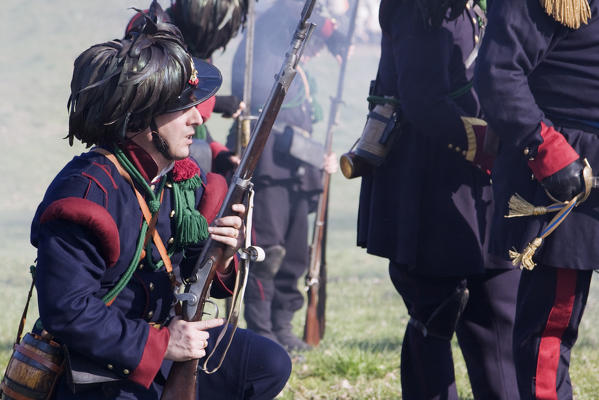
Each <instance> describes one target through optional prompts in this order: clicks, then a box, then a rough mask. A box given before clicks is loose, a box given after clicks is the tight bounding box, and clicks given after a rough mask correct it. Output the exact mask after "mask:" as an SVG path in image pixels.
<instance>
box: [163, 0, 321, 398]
mask: <svg viewBox="0 0 599 400" xmlns="http://www.w3.org/2000/svg"><path fill="white" fill-rule="evenodd" d="M315 3H316V0H306V2H305V4H304V8H303V10H302V13H301V18H300V21H299V23H298V25H297V28H296V29H295V32H294V34H293V38H292V39H291V43H290V45H289V48H288V50H287V52H286V54H285V60H284V62H283V65H282V66H281V69H280V71H279V73H278V74H277V75H276V77H275V83H274V84H273V87H272V89H271V91H270V94H269V96H268V99H267V101H266V104H265V106H264V109H263V111H262V112H261V113H260V116H259V117H258V120H257V122H256V125H255V126H254V129H253V131H252V135H251V137H250V141H249V143H248V146H247V148H246V150H245V151H244V153H243V156H242V157H241V161H240V163H239V166H238V167H237V169H236V170H235V173H234V175H233V177H232V179H231V184H230V186H229V190H228V191H227V195H226V197H225V199H224V201H223V204H222V206H221V208H220V210H219V212H218V214H217V217H216V218H222V217H225V216H228V215H233V211H232V209H231V208H232V206H233V204H238V203H243V202H244V201H245V200H246V199H247V196H248V194H249V192H250V190H251V186H252V183H251V178H252V175H253V173H254V170H255V169H256V165H257V163H258V160H259V158H260V155H261V154H262V151H263V150H264V146H265V144H266V140H267V139H268V136H269V134H270V131H271V129H272V126H273V124H274V122H275V119H276V117H277V114H278V112H279V110H280V108H281V104H282V103H283V100H284V99H285V96H286V94H287V91H288V90H289V86H290V85H291V82H292V81H293V78H294V77H295V74H296V67H297V64H298V62H299V60H300V58H301V56H302V53H303V51H304V48H305V46H306V43H307V42H308V39H309V38H310V36H311V34H312V32H313V30H314V27H315V25H314V24H313V23H310V22H308V21H307V20H308V18H309V17H310V15H311V14H312V10H313V9H314V5H315ZM224 250H225V246H224V245H223V244H221V243H218V242H216V241H213V240H212V239H208V240H207V242H206V244H205V246H204V248H203V250H202V252H201V254H200V257H199V258H198V260H197V262H196V263H195V265H194V268H193V271H192V273H191V274H190V276H189V277H188V278H187V279H185V281H184V283H185V290H184V292H183V293H181V294H180V295H179V297H178V298H179V299H180V300H181V306H182V318H183V319H184V320H186V321H200V320H201V319H202V316H203V314H204V306H205V303H206V302H207V301H209V300H208V297H209V292H210V286H211V284H212V280H213V279H214V277H215V274H216V268H217V266H218V265H220V264H221V263H222V261H223V255H224ZM224 329H226V326H225V328H223V330H224ZM207 357H208V356H207ZM221 362H222V358H221ZM205 364H206V362H205V363H204V368H206V365H205ZM198 366H199V360H198V359H194V360H189V361H182V362H174V363H173V366H172V368H171V370H170V373H169V375H168V378H167V380H166V384H165V387H164V391H163V392H162V397H161V399H164V400H195V398H196V378H197V374H198ZM210 372H214V370H213V371H210Z"/></svg>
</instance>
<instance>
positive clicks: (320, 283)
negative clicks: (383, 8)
mask: <svg viewBox="0 0 599 400" xmlns="http://www.w3.org/2000/svg"><path fill="white" fill-rule="evenodd" d="M359 2H360V1H359V0H356V4H355V5H354V8H353V11H352V15H351V19H350V22H349V28H348V31H347V40H346V43H347V45H346V47H345V49H344V50H345V51H344V54H342V55H341V56H342V62H341V66H340V70H339V78H338V80H337V94H336V96H335V97H334V98H331V107H330V110H329V120H328V125H327V132H326V139H325V151H326V153H327V154H330V153H331V150H332V147H333V129H334V128H335V126H336V125H338V121H337V118H338V114H339V108H340V107H339V106H340V105H341V104H343V100H342V99H343V83H344V81H345V71H346V69H347V59H348V58H349V51H350V47H351V42H352V37H353V35H354V31H355V29H356V15H357V14H358V6H359ZM330 183H331V175H330V174H328V173H327V172H326V171H324V172H323V176H322V187H323V191H322V193H321V194H320V196H319V199H318V208H317V210H316V217H315V219H314V228H313V230H312V243H311V245H310V267H309V269H308V273H307V275H306V290H307V292H308V305H307V308H306V323H305V325H304V341H305V342H306V343H308V344H309V345H312V346H317V345H318V343H320V339H322V338H323V337H324V331H325V304H326V252H325V249H326V232H327V220H328V205H329V190H330Z"/></svg>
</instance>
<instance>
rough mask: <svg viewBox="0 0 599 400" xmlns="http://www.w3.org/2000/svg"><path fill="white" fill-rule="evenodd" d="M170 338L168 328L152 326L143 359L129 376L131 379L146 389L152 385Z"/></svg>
mask: <svg viewBox="0 0 599 400" xmlns="http://www.w3.org/2000/svg"><path fill="white" fill-rule="evenodd" d="M169 339H170V333H169V330H168V329H167V328H161V329H156V328H154V327H150V330H149V332H148V340H147V341H146V347H145V348H144V352H143V355H142V356H141V361H140V362H139V365H138V366H137V368H135V371H133V373H132V374H131V376H129V379H130V380H132V381H133V382H135V383H138V384H140V385H142V386H143V387H145V388H146V389H148V388H149V387H150V385H151V384H152V382H153V381H154V377H155V376H156V374H157V373H158V371H159V370H160V366H161V365H162V361H163V359H164V354H165V353H166V348H167V346H168V341H169Z"/></svg>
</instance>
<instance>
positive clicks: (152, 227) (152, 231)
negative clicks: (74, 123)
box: [94, 147, 173, 275]
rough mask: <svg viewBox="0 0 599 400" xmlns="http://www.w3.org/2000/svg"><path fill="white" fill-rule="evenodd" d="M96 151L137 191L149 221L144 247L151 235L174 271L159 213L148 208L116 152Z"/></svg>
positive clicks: (169, 268) (140, 204) (161, 254)
mask: <svg viewBox="0 0 599 400" xmlns="http://www.w3.org/2000/svg"><path fill="white" fill-rule="evenodd" d="M94 151H95V152H97V153H100V154H102V155H104V156H105V157H106V158H107V159H108V160H110V161H111V162H112V163H113V164H114V166H115V167H116V169H117V171H119V174H121V176H122V177H123V178H125V180H126V181H127V182H128V183H129V185H130V186H131V188H132V189H133V191H134V192H135V196H136V197H137V202H138V203H139V207H140V208H141V212H142V213H143V216H144V218H145V220H146V222H147V223H148V236H146V240H145V242H144V248H145V243H147V240H148V237H149V236H150V235H151V236H152V239H153V241H154V244H155V245H156V248H157V249H158V252H159V253H160V258H162V261H163V262H164V267H165V268H166V272H168V273H169V275H170V274H171V273H172V272H173V264H172V263H171V259H170V257H169V256H168V252H167V250H166V247H165V246H164V243H163V242H162V239H161V238H160V235H159V234H158V231H157V230H156V223H157V220H158V213H156V214H154V215H152V213H151V212H150V209H149V208H148V204H147V203H146V200H145V199H144V197H143V196H142V195H141V193H139V191H138V190H137V188H136V187H135V185H134V184H133V180H132V179H131V176H130V175H129V173H127V171H125V169H124V168H123V167H122V165H121V164H120V163H119V161H118V160H117V158H116V157H115V156H114V154H112V153H111V152H109V151H108V150H105V149H103V148H100V147H96V148H94ZM165 179H166V178H165Z"/></svg>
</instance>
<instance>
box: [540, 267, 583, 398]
mask: <svg viewBox="0 0 599 400" xmlns="http://www.w3.org/2000/svg"><path fill="white" fill-rule="evenodd" d="M576 277H577V271H576V270H571V269H563V268H558V269H557V278H556V285H555V301H554V303H553V307H552V308H551V311H550V312H549V318H548V319H547V325H546V326H545V330H544V331H543V335H542V336H541V343H540V345H539V355H538V358H537V372H536V384H535V396H536V398H537V399H546V400H557V368H558V365H559V359H560V346H561V342H562V335H563V334H564V331H565V330H566V328H567V327H568V324H569V322H570V316H571V315H572V308H573V306H574V296H575V293H576Z"/></svg>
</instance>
